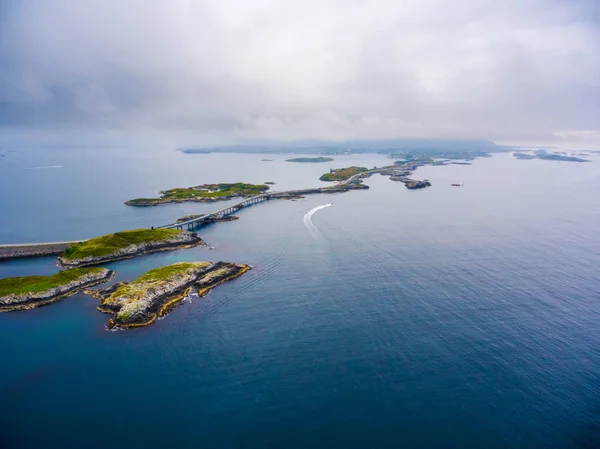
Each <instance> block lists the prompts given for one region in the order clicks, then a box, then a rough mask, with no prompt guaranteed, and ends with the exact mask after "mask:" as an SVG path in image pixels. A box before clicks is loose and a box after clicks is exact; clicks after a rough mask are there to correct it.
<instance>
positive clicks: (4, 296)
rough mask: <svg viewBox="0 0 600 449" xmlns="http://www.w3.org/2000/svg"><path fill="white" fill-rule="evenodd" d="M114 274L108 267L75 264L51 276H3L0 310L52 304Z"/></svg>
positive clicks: (0, 291) (0, 284)
mask: <svg viewBox="0 0 600 449" xmlns="http://www.w3.org/2000/svg"><path fill="white" fill-rule="evenodd" d="M113 274H114V273H113V272H112V271H110V270H107V269H105V268H74V269H72V270H65V271H60V272H58V273H56V274H53V275H51V276H24V277H14V278H6V279H0V311H9V310H21V309H30V308H33V307H38V306H41V305H45V304H50V303H51V302H54V301H56V300H58V299H60V298H64V297H65V296H69V295H72V294H74V293H76V292H78V291H79V290H81V289H82V288H85V287H90V286H92V285H97V284H100V283H103V282H106V281H108V280H109V279H110V278H111V277H112V276H113Z"/></svg>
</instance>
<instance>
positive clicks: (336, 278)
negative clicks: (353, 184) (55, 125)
mask: <svg viewBox="0 0 600 449" xmlns="http://www.w3.org/2000/svg"><path fill="white" fill-rule="evenodd" d="M1 152H2V154H5V157H4V158H1V159H0V193H1V194H0V243H20V242H41V241H60V240H74V239H84V238H90V237H94V236H97V235H100V234H103V233H109V232H115V231H118V230H123V229H133V228H138V227H148V226H158V225H161V224H166V223H169V222H172V221H174V219H176V218H178V217H180V216H182V215H186V214H190V213H203V212H207V211H210V210H213V209H215V208H218V207H221V205H225V204H227V203H217V204H194V203H188V204H177V205H164V206H159V207H151V208H133V207H128V206H125V205H124V204H123V202H124V201H126V200H128V199H131V198H135V197H148V196H154V195H156V194H157V192H158V191H159V190H163V189H168V188H173V187H179V186H190V185H196V184H202V183H211V182H235V181H245V182H253V183H262V182H265V181H273V182H275V183H276V185H274V186H273V189H274V190H287V189H292V188H304V187H314V186H318V185H321V184H323V183H321V182H320V181H318V177H319V176H320V175H321V174H322V173H324V172H327V171H328V170H329V168H336V167H344V166H349V165H361V166H366V167H372V166H382V165H386V164H389V163H390V162H391V160H390V159H387V158H386V157H385V156H384V155H377V154H366V155H345V156H336V157H335V160H334V161H333V162H330V163H320V164H301V163H289V162H285V159H287V158H290V157H293V156H290V155H265V154H196V155H193V154H192V155H186V154H183V153H180V152H176V151H173V150H171V149H161V148H86V149H77V148H71V149H61V148H55V149H52V150H48V149H38V148H25V149H18V150H16V151H10V149H4V150H2V151H1ZM591 158H592V160H593V162H592V163H569V162H554V161H541V160H517V159H514V158H513V157H512V156H511V155H510V154H506V153H502V154H496V155H494V156H493V157H491V158H485V159H477V160H475V161H474V162H473V164H472V165H449V166H443V167H422V168H419V169H418V170H417V171H416V172H415V175H414V177H415V178H416V179H429V180H430V181H431V183H432V187H430V188H427V189H423V190H418V191H410V190H408V189H406V188H405V187H404V184H402V183H400V182H392V181H390V180H389V179H387V177H384V176H379V175H375V176H373V177H371V178H369V179H367V180H366V181H365V183H366V184H367V185H369V186H370V189H369V190H362V191H352V192H346V193H342V194H335V195H314V196H308V197H307V198H306V199H303V200H298V201H286V200H278V201H269V202H266V203H262V204H259V205H256V206H253V207H251V208H248V209H246V210H243V211H240V212H239V214H238V216H239V217H240V219H239V220H236V221H232V222H227V223H217V224H214V225H209V226H207V227H205V228H202V229H201V230H200V231H199V232H200V234H201V235H202V237H203V238H204V239H205V240H206V241H207V242H208V244H209V245H212V246H214V247H215V249H214V250H209V249H207V248H204V247H196V248H192V249H188V250H180V251H173V252H163V253H157V254H152V255H148V256H145V257H141V258H136V259H132V260H126V261H120V262H115V263H112V264H108V265H107V267H108V268H111V269H113V270H115V271H116V272H117V276H116V279H115V280H116V281H120V280H132V279H135V278H136V277H137V276H139V275H141V274H142V273H144V272H145V271H147V270H149V269H151V268H154V267H158V266H162V265H166V264H170V263H174V262H177V261H182V260H225V261H232V262H241V263H248V264H251V265H252V266H253V270H252V271H250V272H249V273H247V274H245V275H244V276H242V277H241V278H239V279H237V280H235V281H232V282H230V283H227V284H224V285H221V286H219V287H217V288H216V289H215V290H213V291H212V292H211V293H210V294H209V295H207V296H206V297H203V298H198V297H194V296H193V297H191V298H189V299H187V300H186V301H185V302H184V303H183V304H181V305H180V306H179V307H177V308H176V309H175V310H174V311H173V312H172V313H171V314H170V315H168V316H167V317H165V318H163V319H161V320H160V321H158V322H157V323H156V324H154V325H152V326H149V327H146V328H141V329H135V330H129V331H116V332H111V331H107V330H106V328H105V325H106V321H107V319H108V318H109V316H108V315H106V314H103V313H100V312H98V311H97V310H96V305H97V300H96V299H94V298H91V297H88V296H85V295H83V294H78V295H75V296H72V297H69V298H66V299H64V300H61V301H59V302H57V303H55V304H53V305H50V306H47V307H41V308H38V309H34V310H29V311H22V312H11V313H3V314H0V341H1V342H2V344H0V360H1V361H2V369H1V370H0V448H2V449H5V448H6V449H12V448H40V447H47V448H55V447H56V448H62V449H64V448H82V447H85V448H87V449H93V448H105V447H116V448H120V447H129V448H136V447H144V448H154V447H156V448H158V447H161V448H163V447H178V448H188V447H189V448H199V447H202V448H321V447H323V448H337V447H344V448H355V447H356V448H365V447H369V448H399V447H409V448H465V447H472V448H502V449H506V448H598V447H600V233H599V229H600V201H599V200H598V192H599V191H600V157H599V155H591ZM262 159H272V161H263V160H262ZM451 183H463V184H464V185H463V186H462V187H452V186H451V185H450V184H451ZM331 202H333V203H334V204H333V205H329V203H331ZM327 205H329V206H328V207H322V208H320V209H316V208H317V207H319V206H327ZM56 270H57V267H56V263H55V259H54V258H53V257H50V258H40V259H23V260H14V261H8V262H0V277H8V276H19V275H30V274H49V273H52V272H54V271H56Z"/></svg>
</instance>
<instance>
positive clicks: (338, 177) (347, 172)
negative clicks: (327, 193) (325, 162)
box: [319, 167, 369, 181]
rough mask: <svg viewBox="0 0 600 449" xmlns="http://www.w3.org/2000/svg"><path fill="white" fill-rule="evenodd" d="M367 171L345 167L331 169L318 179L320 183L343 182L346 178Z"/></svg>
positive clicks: (360, 168)
mask: <svg viewBox="0 0 600 449" xmlns="http://www.w3.org/2000/svg"><path fill="white" fill-rule="evenodd" d="M366 171H369V169H368V168H366V167H346V168H336V169H332V170H331V171H330V172H329V173H325V174H324V175H322V176H321V177H320V178H319V179H320V180H321V181H345V180H347V179H348V178H350V177H352V176H354V175H357V174H359V173H363V172H366Z"/></svg>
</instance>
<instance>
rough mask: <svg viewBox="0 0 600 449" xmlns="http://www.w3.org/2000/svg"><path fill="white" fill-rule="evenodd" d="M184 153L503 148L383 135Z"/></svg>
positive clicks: (474, 150) (485, 143) (484, 142)
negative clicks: (394, 137)
mask: <svg viewBox="0 0 600 449" xmlns="http://www.w3.org/2000/svg"><path fill="white" fill-rule="evenodd" d="M182 151H183V152H184V153H191V154H197V153H292V154H315V153H317V154H326V155H334V154H350V153H382V154H389V153H402V152H410V151H417V152H419V153H421V154H422V153H428V152H434V153H439V152H445V153H455V152H469V153H478V152H483V153H492V152H500V151H506V149H505V148H502V147H500V146H498V145H496V144H495V143H494V142H491V141H489V140H437V139H386V140H347V141H340V142H328V141H319V140H303V141H294V142H273V141H265V142H253V143H249V144H244V145H230V146H214V147H207V148H194V149H188V148H186V149H183V150H182Z"/></svg>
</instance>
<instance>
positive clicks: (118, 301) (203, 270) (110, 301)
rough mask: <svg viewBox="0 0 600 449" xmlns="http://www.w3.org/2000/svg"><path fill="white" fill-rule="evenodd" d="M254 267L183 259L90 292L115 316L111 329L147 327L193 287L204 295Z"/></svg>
mask: <svg viewBox="0 0 600 449" xmlns="http://www.w3.org/2000/svg"><path fill="white" fill-rule="evenodd" d="M250 269H251V267H250V266H249V265H242V264H234V263H228V262H214V263H212V262H179V263H176V264H173V265H168V266H166V267H162V268H155V269H153V270H150V271H148V272H147V273H146V274H144V275H143V276H141V277H140V278H138V279H137V280H135V281H133V282H131V283H118V284H115V285H113V286H111V287H109V288H107V289H104V290H96V291H93V292H88V293H89V294H92V295H93V296H95V297H96V298H98V299H99V300H100V305H99V306H98V309H99V310H100V311H102V312H106V313H111V314H112V315H113V318H111V319H110V320H109V321H108V327H109V328H114V327H120V328H131V327H140V326H147V325H149V324H152V323H154V322H155V321H156V320H157V319H158V318H159V317H162V316H164V315H166V314H167V313H168V312H169V311H171V309H173V307H175V306H176V305H177V304H178V303H180V302H181V300H182V299H184V298H185V297H186V296H188V295H189V293H190V290H191V288H192V287H195V288H196V289H197V292H198V295H199V296H203V295H205V294H206V293H208V291H209V290H211V289H212V288H214V287H216V286H217V285H219V284H221V283H223V282H226V281H229V280H232V279H235V278H237V277H239V276H241V275H242V274H244V273H245V272H246V271H248V270H250Z"/></svg>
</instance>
